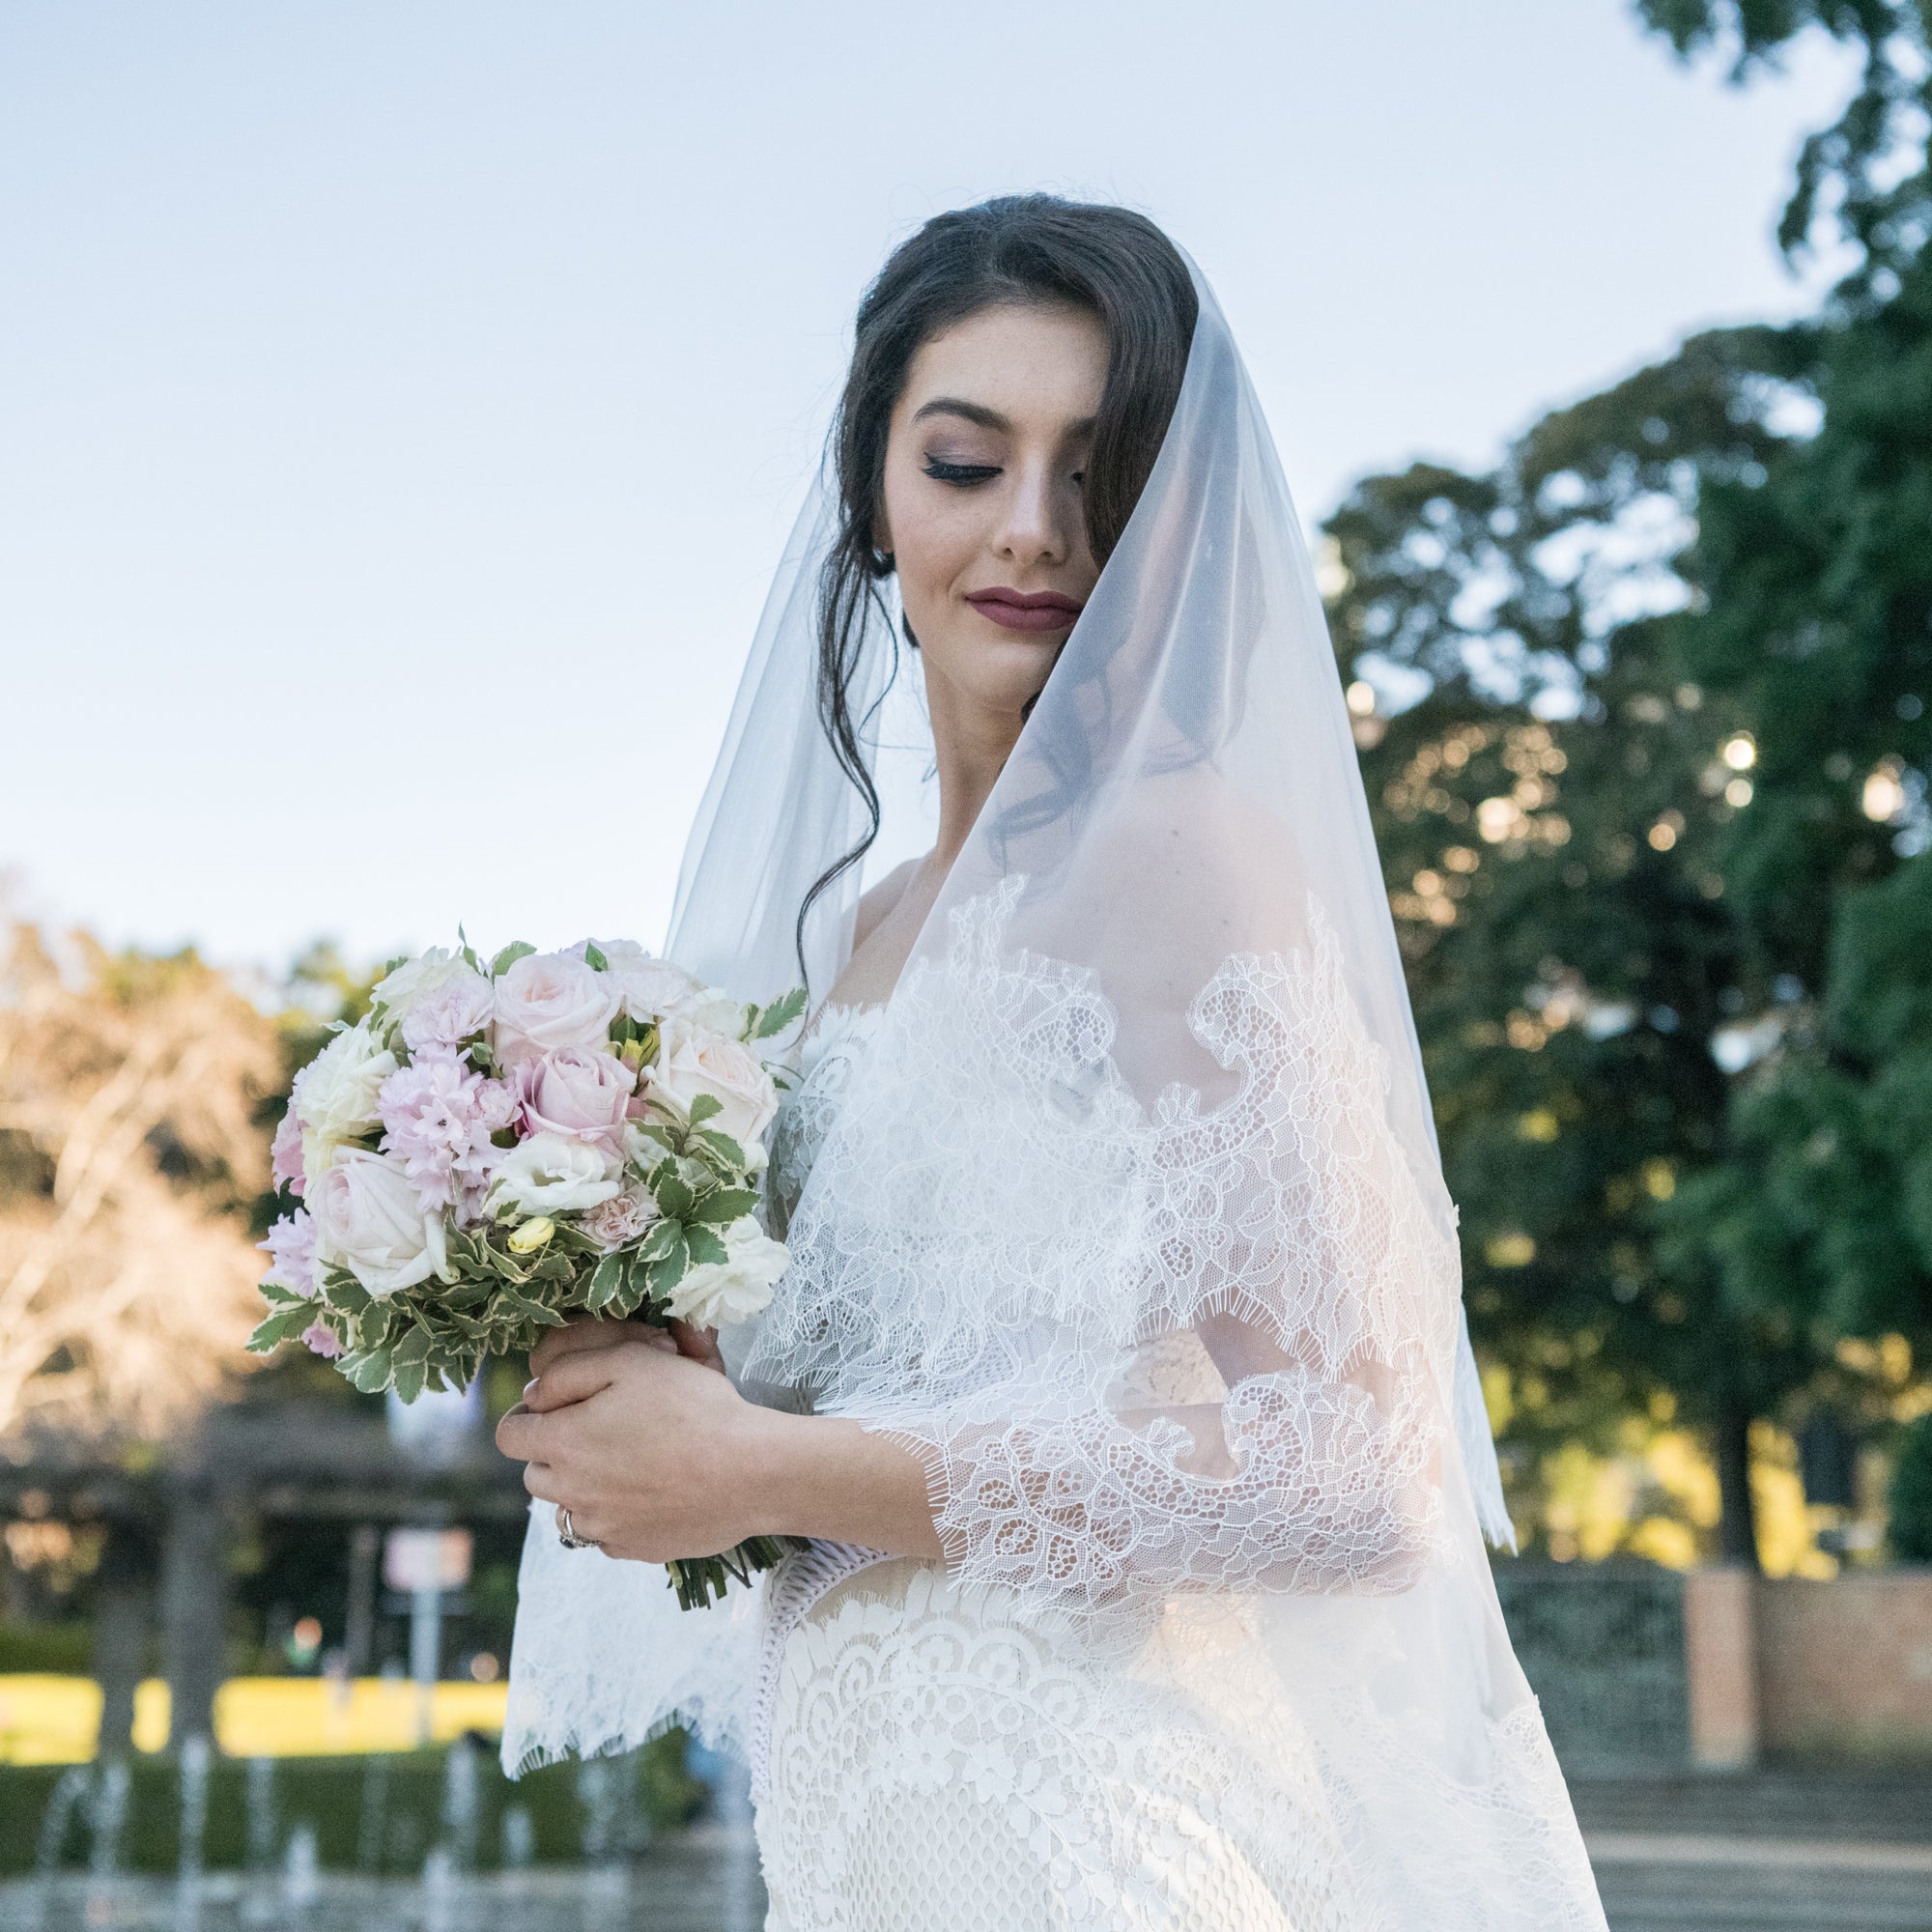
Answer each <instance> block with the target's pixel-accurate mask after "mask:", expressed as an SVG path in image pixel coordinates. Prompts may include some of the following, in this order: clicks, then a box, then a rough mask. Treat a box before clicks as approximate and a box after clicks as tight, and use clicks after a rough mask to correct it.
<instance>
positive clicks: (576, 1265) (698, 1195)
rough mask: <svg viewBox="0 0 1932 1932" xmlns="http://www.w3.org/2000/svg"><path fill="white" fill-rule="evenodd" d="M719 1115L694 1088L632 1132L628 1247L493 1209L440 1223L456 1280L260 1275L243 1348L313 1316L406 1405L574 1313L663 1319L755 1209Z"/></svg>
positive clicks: (371, 1379) (295, 1329) (328, 1273)
mask: <svg viewBox="0 0 1932 1932" xmlns="http://www.w3.org/2000/svg"><path fill="white" fill-rule="evenodd" d="M789 1004H790V1002H780V1003H779V1005H777V1006H775V1007H772V1008H770V1009H766V1010H767V1016H768V1017H771V1018H773V1019H774V1024H773V1026H772V1031H773V1032H777V1031H779V1030H781V1028H782V1027H784V1026H785V1025H788V1024H789V1021H790V1019H795V1018H796V1017H797V1010H796V1009H795V1008H794V1009H793V1010H792V1011H791V1013H790V1015H789V1018H787V1017H785V1016H784V1009H785V1007H786V1006H788V1005H789ZM754 1037H760V1036H754ZM764 1037H768V1036H764ZM659 1105H660V1106H662V1105H663V1102H660V1103H659ZM723 1111H724V1110H723V1108H722V1107H721V1106H720V1104H719V1102H718V1101H717V1100H716V1099H714V1098H713V1097H712V1096H711V1095H710V1094H699V1095H698V1096H697V1097H696V1099H695V1100H694V1101H693V1102H692V1105H691V1111H690V1113H689V1114H688V1115H687V1116H685V1117H684V1118H683V1119H675V1118H673V1119H667V1120H664V1121H653V1122H650V1123H649V1124H648V1125H646V1126H645V1127H643V1128H642V1129H641V1133H640V1137H641V1138H645V1139H649V1140H652V1141H654V1142H656V1143H657V1145H658V1146H660V1147H662V1148H663V1149H664V1157H663V1158H662V1159H661V1160H659V1161H658V1162H657V1163H656V1165H655V1166H653V1167H652V1168H651V1169H650V1170H649V1172H648V1173H647V1174H646V1175H645V1177H644V1182H645V1185H646V1186H647V1187H648V1188H649V1189H650V1192H651V1194H652V1195H653V1197H654V1198H655V1199H656V1201H657V1204H658V1210H659V1212H660V1214H661V1215H662V1216H663V1217H664V1218H663V1219H661V1220H660V1221H658V1223H657V1224H656V1225H655V1226H654V1227H653V1228H652V1229H651V1231H650V1233H649V1234H648V1235H647V1236H645V1237H644V1239H643V1240H642V1242H641V1243H639V1246H637V1247H636V1248H635V1249H631V1250H628V1251H620V1252H618V1253H615V1254H607V1253H606V1252H605V1251H604V1250H603V1249H602V1248H601V1247H600V1246H599V1245H598V1244H597V1243H596V1242H595V1241H593V1240H592V1239H591V1238H590V1236H588V1235H585V1234H584V1233H582V1230H580V1229H578V1228H575V1227H573V1226H571V1224H570V1223H569V1222H567V1221H562V1220H557V1219H554V1218H553V1217H551V1216H539V1217H537V1218H535V1219H531V1220H526V1221H524V1222H522V1223H521V1225H519V1224H517V1223H516V1222H515V1221H514V1219H513V1217H512V1216H511V1215H510V1214H509V1213H508V1212H501V1211H500V1210H499V1212H500V1218H497V1219H496V1220H493V1221H492V1222H490V1223H488V1224H487V1225H485V1226H483V1227H480V1228H471V1229H467V1230H459V1229H452V1230H451V1231H450V1233H449V1235H448V1236H447V1241H448V1250H449V1261H450V1264H451V1265H452V1267H454V1268H455V1269H456V1270H457V1272H458V1273H459V1274H460V1275H461V1276H462V1277H463V1279H462V1280H461V1281H460V1282H459V1283H458V1284H457V1285H455V1286H450V1285H448V1284H445V1283H443V1282H440V1281H439V1280H437V1279H436V1278H435V1277H434V1276H432V1277H431V1279H430V1280H428V1281H426V1282H424V1283H423V1284H422V1285H421V1286H420V1287H418V1288H406V1289H401V1290H399V1291H398V1292H397V1293H394V1294H391V1295H386V1296H384V1297H382V1298H380V1299H379V1298H378V1297H377V1296H375V1295H372V1294H371V1293H369V1291H368V1290H367V1289H365V1288H364V1287H363V1286H362V1284H361V1283H360V1282H358V1281H357V1280H356V1279H355V1276H354V1275H353V1274H351V1273H350V1272H349V1270H348V1269H347V1268H343V1267H330V1268H327V1269H325V1270H324V1271H323V1274H322V1278H321V1279H322V1304H323V1305H322V1307H321V1308H320V1309H319V1308H318V1307H317V1304H316V1303H315V1302H314V1301H312V1300H308V1299H305V1298H304V1297H302V1296H300V1295H298V1294H297V1293H295V1292H294V1291H293V1290H291V1289H287V1288H284V1287H282V1286H281V1285H280V1284H278V1283H276V1282H274V1281H272V1280H270V1281H266V1282H264V1283H263V1284H262V1293H263V1295H264V1296H265V1297H266V1298H267V1299H268V1301H269V1303H270V1309H271V1311H272V1312H271V1313H270V1315H269V1317H268V1319H267V1320H266V1321H263V1322H262V1323H261V1324H260V1325H259V1326H258V1327H257V1328H256V1330H255V1332H254V1333H253V1334H252V1335H251V1336H249V1338H248V1347H249V1348H250V1349H251V1350H253V1351H254V1352H255V1353H257V1354H266V1353H268V1352H269V1351H270V1350H273V1349H275V1348H277V1347H279V1346H280V1344H282V1343H283V1342H288V1341H293V1340H294V1339H295V1338H296V1337H298V1335H300V1334H301V1333H302V1331H303V1330H304V1329H306V1328H307V1327H309V1326H310V1325H311V1324H312V1323H314V1322H315V1321H318V1320H320V1321H323V1323H324V1324H325V1325H326V1326H327V1327H328V1328H330V1329H331V1330H333V1331H334V1333H335V1334H336V1336H337V1337H338V1339H339V1340H340V1341H341V1342H342V1343H343V1344H344V1345H345V1347H346V1348H347V1350H348V1352H347V1353H346V1354H345V1355H344V1356H343V1357H342V1359H341V1360H340V1361H339V1362H338V1364H337V1367H338V1368H339V1369H340V1370H341V1372H342V1374H343V1375H345V1376H346V1377H347V1378H349V1380H350V1381H351V1382H353V1383H354V1384H355V1387H356V1388H358V1389H360V1390H361V1391H362V1392H363V1393H364V1394H365V1395H372V1394H381V1393H382V1392H384V1390H386V1389H394V1390H395V1392H396V1393H397V1394H398V1395H399V1396H400V1397H401V1398H402V1399H403V1401H405V1402H413V1401H415V1399H416V1398H417V1396H419V1395H421V1394H422V1392H423V1390H424V1389H426V1388H449V1389H460V1388H463V1387H465V1386H466V1385H467V1384H468V1383H469V1381H470V1380H471V1379H472V1378H473V1377H474V1376H475V1374H476V1372H477V1370H478V1368H479V1367H480V1366H481V1365H482V1362H483V1359H484V1357H485V1356H488V1355H507V1354H512V1353H526V1352H527V1351H528V1350H530V1349H532V1348H534V1347H535V1346H536V1343H537V1341H538V1339H539V1338H540V1337H541V1335H542V1334H543V1331H544V1330H545V1329H546V1328H561V1327H562V1326H563V1325H564V1323H565V1322H567V1321H569V1320H570V1318H571V1316H572V1315H574V1314H580V1313H581V1314H585V1315H601V1316H607V1317H610V1318H611V1319H614V1320H621V1319H624V1318H635V1319H638V1320H640V1321H647V1322H650V1323H651V1324H652V1325H654V1326H657V1327H668V1325H669V1320H670V1318H669V1314H668V1304H669V1300H670V1296H671V1293H672V1291H673V1290H675V1289H676V1288H677V1286H678V1284H679V1283H680V1282H682V1281H683V1279H684V1278H685V1276H686V1275H687V1274H688V1273H689V1272H690V1271H691V1269H692V1268H693V1266H694V1265H696V1264H698V1263H700V1262H711V1263H715V1264H719V1265H720V1266H722V1265H723V1264H725V1259H726V1255H725V1242H724V1239H723V1237H722V1235H721V1233H720V1230H721V1229H724V1228H726V1227H729V1226H730V1225H731V1224H732V1223H733V1222H734V1221H740V1220H742V1219H743V1218H744V1217H745V1216H746V1215H747V1214H750V1213H753V1211H755V1209H756V1208H757V1205H758V1196H757V1190H756V1189H755V1188H753V1187H750V1186H747V1185H745V1184H744V1176H745V1172H746V1154H745V1150H744V1149H743V1148H742V1147H740V1146H739V1145H738V1143H737V1142H736V1141H734V1140H732V1139H731V1137H730V1136H729V1135H728V1134H723V1133H720V1132H719V1131H718V1130H717V1129H716V1128H714V1127H710V1126H707V1125H706V1122H709V1121H711V1120H713V1119H715V1118H716V1117H717V1116H718V1115H719V1114H720V1113H722V1112H723Z"/></svg>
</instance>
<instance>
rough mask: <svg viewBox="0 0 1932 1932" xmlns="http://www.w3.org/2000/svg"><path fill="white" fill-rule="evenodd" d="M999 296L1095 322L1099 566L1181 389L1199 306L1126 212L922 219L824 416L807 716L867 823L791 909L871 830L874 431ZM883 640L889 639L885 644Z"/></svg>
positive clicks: (1141, 219)
mask: <svg viewBox="0 0 1932 1932" xmlns="http://www.w3.org/2000/svg"><path fill="white" fill-rule="evenodd" d="M1002 303H1023V304H1025V303H1031V304H1038V305H1046V304H1056V303H1069V304H1071V305H1073V306H1075V307H1078V308H1084V309H1087V310H1089V311H1091V312H1092V313H1093V314H1094V315H1096V316H1098V317H1099V319H1100V321H1101V323H1102V324H1103V325H1104V326H1105V328H1106V331H1107V344H1108V355H1107V382H1106V386H1105V387H1104V389H1103V390H1102V391H1101V395H1100V408H1099V412H1098V414H1097V415H1096V416H1095V418H1094V443H1093V449H1092V453H1091V454H1090V456H1089V457H1088V461H1087V473H1086V483H1085V510H1086V518H1087V539H1088V543H1089V544H1090V546H1091V547H1092V549H1093V552H1094V563H1095V564H1096V565H1104V564H1105V563H1106V561H1107V558H1108V556H1109V555H1110V554H1112V552H1113V549H1114V546H1115V545H1116V544H1117V543H1118V542H1119V541H1120V538H1121V532H1122V530H1124V529H1125V528H1126V526H1127V519H1128V518H1129V517H1130V516H1132V515H1133V510H1134V505H1135V504H1136V503H1137V502H1138V501H1139V500H1140V494H1141V491H1142V489H1143V487H1144V486H1145V485H1146V483H1147V479H1148V475H1149V473H1150V472H1151V470H1152V469H1153V463H1154V458H1155V457H1156V456H1157V455H1158V454H1159V453H1160V444H1161V439H1162V438H1163V437H1164V436H1165V435H1166V434H1167V425H1168V419H1169V418H1170V417H1171V416H1172V415H1173V413H1174V405H1175V401H1176V399H1177V398H1178V397H1179V394H1180V382H1181V377H1182V376H1183V374H1184V373H1185V371H1186V368H1187V351H1188V346H1189V344H1190V343H1191V342H1192V340H1193V337H1194V322H1195V317H1196V314H1197V312H1198V309H1199V303H1198V301H1197V299H1196V297H1195V293H1194V281H1193V277H1192V276H1191V275H1190V274H1189V273H1188V270H1187V264H1186V262H1185V261H1184V260H1182V258H1181V255H1180V251H1179V249H1178V248H1176V247H1175V245H1174V243H1173V242H1172V241H1169V240H1168V239H1167V237H1166V236H1165V235H1163V234H1162V233H1161V232H1160V230H1159V229H1158V228H1156V227H1155V226H1154V224H1153V223H1152V222H1151V221H1150V220H1149V219H1148V218H1147V216H1146V215H1144V214H1136V213H1133V211H1132V210H1131V209H1125V208H1109V207H1105V206H1102V205H1099V204H1095V203H1090V202H1078V201H1063V200H1062V199H1061V198H1060V197H1059V196H1057V195H1049V194H1025V195H1005V196H1002V197H1001V198H1000V199H999V200H997V201H985V202H981V203H980V205H979V206H978V207H977V208H961V209H955V210H953V211H952V213H947V214H940V215H935V216H934V217H933V219H932V220H930V221H928V222H927V223H926V224H925V225H924V227H923V228H922V229H921V230H920V231H919V233H918V234H916V235H914V236H913V237H912V238H911V239H910V240H908V241H902V242H901V243H900V244H899V245H898V247H897V248H895V250H894V251H893V254H892V257H891V259H890V260H889V261H888V262H887V263H886V266H885V267H884V268H883V269H882V270H880V271H879V274H878V277H877V279H876V280H874V282H873V283H872V285H871V287H870V288H868V289H867V291H866V297H865V299H864V300H863V301H862V302H861V303H860V304H859V319H858V327H857V329H856V331H855V339H854V341H853V345H852V366H851V368H850V370H849V371H848V373H847V375H846V378H845V387H844V391H843V393H842V394H841V395H840V397H839V400H838V415H837V417H836V418H835V420H834V422H833V426H832V440H831V452H830V453H831V457H832V464H833V469H834V472H835V476H836V480H837V485H838V513H839V514H838V534H837V536H836V538H835V539H834V541H833V545H832V548H831V551H830V552H829V553H828V554H827V556H826V559H825V564H824V568H823V572H822V575H821V576H820V579H819V585H818V715H819V719H820V721H821V722H822V724H823V725H824V726H825V733H826V736H827V737H828V738H829V739H830V740H831V742H832V749H833V752H834V753H835V755H836V756H837V757H838V763H839V765H840V767H841V768H842V769H843V770H844V772H845V774H846V776H847V777H848V778H849V779H850V780H851V781H852V782H853V784H854V785H856V786H857V787H858V790H859V792H860V795H861V796H862V797H863V798H864V800H865V803H866V810H867V817H868V818H869V820H870V823H869V825H868V826H867V830H866V832H865V834H864V836H863V837H862V838H860V840H859V842H858V843H857V844H856V845H854V846H853V847H852V849H851V850H850V851H849V852H847V853H846V854H845V855H844V856H843V857H842V858H840V859H839V860H838V862H837V863H836V864H835V865H833V866H831V867H828V868H827V869H826V871H825V872H823V873H822V874H821V875H820V876H819V877H818V879H816V880H815V881H814V882H813V884H812V887H811V890H810V892H809V893H807V894H806V895H805V903H804V904H803V905H801V906H800V907H799V912H798V927H797V941H798V947H799V961H800V969H801V971H802V970H803V967H804V959H805V921H806V915H807V914H808V913H810V910H811V907H812V904H813V902H814V901H815V900H816V899H817V898H818V896H819V895H820V894H821V893H823V892H824V891H825V889H826V888H827V887H828V886H830V885H831V884H832V882H833V881H834V880H835V879H837V878H838V876H839V875H840V874H841V873H842V872H844V871H846V870H847V869H848V868H850V867H853V866H856V865H857V864H858V863H859V861H860V860H861V859H863V858H864V857H865V856H866V854H867V851H869V850H870V849H871V845H872V841H873V839H875V838H877V837H878V834H879V795H878V792H877V790H876V788H875V787H874V786H873V783H872V780H871V775H870V774H869V773H868V772H867V769H866V760H865V755H864V753H863V751H862V749H861V734H862V732H863V731H864V729H865V727H866V725H867V718H855V717H854V716H853V714H852V701H851V683H852V677H853V673H854V672H855V670H856V669H857V668H858V660H859V653H860V647H861V644H862V642H863V640H864V638H865V632H866V622H867V607H868V606H871V607H873V608H875V609H876V610H877V611H879V612H880V614H881V615H886V614H887V613H886V611H885V605H884V600H883V599H882V598H881V597H880V595H879V584H880V582H882V581H883V580H884V579H885V578H887V577H889V576H891V575H892V571H893V559H892V558H891V556H889V555H888V554H885V553H884V552H883V551H881V550H880V549H879V547H878V544H877V542H876V541H875V534H876V526H877V521H878V514H879V510H880V507H881V503H882V499H883V490H884V483H885V469H886V440H887V434H888V431H889V430H890V428H891V425H892V417H893V411H894V409H895V407H896V406H897V403H898V399H899V396H900V393H901V392H902V391H903V389H904V387H905V381H906V371H907V370H908V368H910V366H911V364H912V358H913V357H914V355H917V354H918V353H919V350H920V349H921V347H922V346H923V344H924V343H926V342H927V341H929V340H930V339H931V338H932V337H933V336H935V335H937V334H939V333H940V332H941V331H942V330H944V329H947V328H951V327H952V326H953V325H954V324H955V323H959V322H963V321H964V320H965V319H966V318H967V317H968V316H970V315H975V314H977V313H978V312H979V311H980V310H981V309H985V308H992V307H996V306H998V305H1000V304H1002ZM895 650H896V644H895Z"/></svg>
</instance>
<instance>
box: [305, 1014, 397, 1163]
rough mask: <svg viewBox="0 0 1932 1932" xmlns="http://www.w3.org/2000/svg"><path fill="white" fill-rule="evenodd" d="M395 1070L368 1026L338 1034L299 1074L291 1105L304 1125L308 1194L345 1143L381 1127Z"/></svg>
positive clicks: (385, 1048)
mask: <svg viewBox="0 0 1932 1932" xmlns="http://www.w3.org/2000/svg"><path fill="white" fill-rule="evenodd" d="M395 1070H396V1056H395V1055H394V1054H393V1053H391V1052H390V1051H389V1050H388V1048H387V1047H385V1046H383V1045H381V1044H379V1043H378V1041H377V1040H376V1038H375V1037H374V1036H373V1035H372V1034H371V1033H370V1032H369V1029H368V1027H367V1025H366V1024H365V1025H362V1026H354V1027H349V1028H347V1029H345V1030H344V1031H343V1032H341V1033H339V1034H337V1035H336V1036H335V1037H334V1038H333V1039H331V1040H330V1041H329V1042H328V1044H327V1046H325V1047H324V1048H323V1049H322V1051H321V1052H320V1053H318V1054H317V1055H316V1057H315V1058H314V1059H313V1060H311V1061H310V1062H309V1064H308V1065H306V1066H304V1067H303V1068H302V1070H301V1071H300V1072H299V1073H298V1075H297V1076H296V1082H295V1087H294V1090H293V1091H292V1092H291V1094H290V1095H289V1104H290V1106H291V1108H292V1109H293V1110H294V1112H295V1115H296V1118H297V1119H298V1121H299V1122H301V1137H302V1185H303V1188H304V1190H306V1189H309V1188H313V1187H314V1186H315V1185H316V1184H317V1183H318V1182H319V1181H320V1180H321V1179H322V1178H323V1176H324V1175H325V1174H327V1172H328V1170H329V1167H330V1166H331V1164H332V1163H333V1161H334V1159H335V1153H336V1150H337V1149H338V1148H340V1147H341V1146H342V1144H343V1143H344V1142H345V1141H353V1140H359V1139H360V1138H361V1137H362V1136H363V1135H364V1134H366V1133H368V1132H369V1131H370V1130H371V1129H372V1128H374V1127H375V1125H376V1124H377V1116H376V1100H377V1095H378V1094H381V1092H382V1089H383V1082H384V1081H385V1080H386V1079H387V1078H388V1077H389V1075H390V1074H392V1073H393V1072H395ZM304 1198H305V1197H304Z"/></svg>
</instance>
